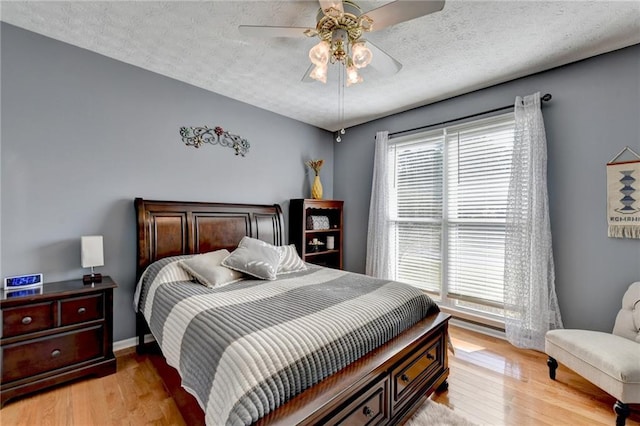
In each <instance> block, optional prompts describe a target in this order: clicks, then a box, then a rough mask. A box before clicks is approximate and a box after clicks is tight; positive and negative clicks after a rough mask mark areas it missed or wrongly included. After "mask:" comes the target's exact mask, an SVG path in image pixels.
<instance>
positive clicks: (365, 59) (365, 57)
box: [351, 41, 373, 68]
mask: <svg viewBox="0 0 640 426" xmlns="http://www.w3.org/2000/svg"><path fill="white" fill-rule="evenodd" d="M351 51H352V55H351V59H352V60H353V65H355V66H356V68H364V67H366V66H367V65H369V64H370V63H371V59H373V53H371V50H369V48H368V47H367V46H365V44H364V41H360V42H357V43H354V44H353V46H352V47H351Z"/></svg>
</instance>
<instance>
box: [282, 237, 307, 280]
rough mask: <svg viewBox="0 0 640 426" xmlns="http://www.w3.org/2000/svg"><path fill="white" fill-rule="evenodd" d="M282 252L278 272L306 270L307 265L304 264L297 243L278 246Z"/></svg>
mask: <svg viewBox="0 0 640 426" xmlns="http://www.w3.org/2000/svg"><path fill="white" fill-rule="evenodd" d="M276 248H277V249H278V251H279V252H280V265H278V274H288V273H290V272H298V271H304V270H306V269H307V266H306V265H305V264H304V262H303V261H302V259H300V256H298V251H297V250H296V245H295V244H290V245H288V246H281V247H276Z"/></svg>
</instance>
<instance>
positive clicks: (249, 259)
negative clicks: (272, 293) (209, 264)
mask: <svg viewBox="0 0 640 426" xmlns="http://www.w3.org/2000/svg"><path fill="white" fill-rule="evenodd" d="M279 264H280V251H279V250H278V249H277V248H276V247H275V246H273V245H271V244H269V243H265V242H264V241H260V240H257V239H255V238H250V237H243V238H242V240H241V241H240V244H238V248H237V249H235V250H234V251H233V252H232V253H231V254H230V255H229V256H228V257H227V258H226V259H224V260H223V261H222V265H223V266H226V267H227V268H231V269H234V270H236V271H239V272H244V273H245V274H249V275H252V276H254V277H256V278H260V279H261V280H275V279H276V274H277V272H278V265H279Z"/></svg>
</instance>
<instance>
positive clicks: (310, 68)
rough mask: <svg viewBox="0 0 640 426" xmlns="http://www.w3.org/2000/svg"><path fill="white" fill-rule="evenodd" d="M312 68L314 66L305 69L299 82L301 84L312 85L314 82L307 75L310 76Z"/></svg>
mask: <svg viewBox="0 0 640 426" xmlns="http://www.w3.org/2000/svg"><path fill="white" fill-rule="evenodd" d="M314 67H315V65H314V64H311V65H309V68H307V70H306V71H305V72H304V76H303V77H302V80H300V81H302V82H303V83H313V82H314V81H315V80H314V79H312V78H311V77H309V75H310V74H311V71H313V68H314Z"/></svg>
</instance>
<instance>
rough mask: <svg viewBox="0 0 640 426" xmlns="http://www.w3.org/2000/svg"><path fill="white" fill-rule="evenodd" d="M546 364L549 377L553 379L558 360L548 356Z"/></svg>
mask: <svg viewBox="0 0 640 426" xmlns="http://www.w3.org/2000/svg"><path fill="white" fill-rule="evenodd" d="M547 365H548V366H549V377H550V378H551V380H555V379H556V369H557V368H558V361H556V360H555V358H551V357H549V359H547Z"/></svg>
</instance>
